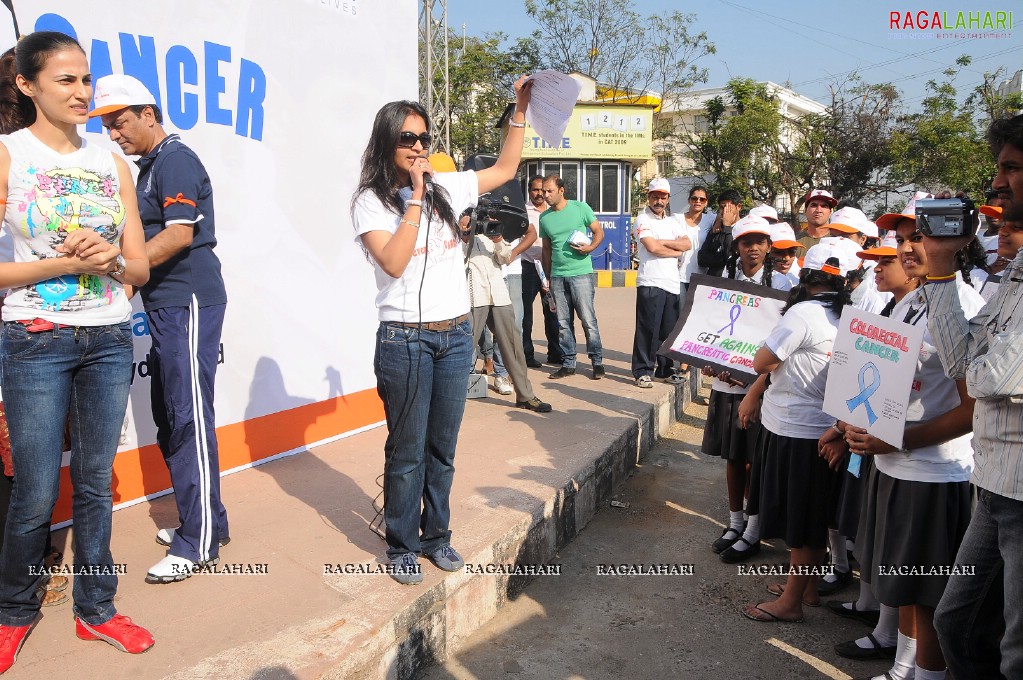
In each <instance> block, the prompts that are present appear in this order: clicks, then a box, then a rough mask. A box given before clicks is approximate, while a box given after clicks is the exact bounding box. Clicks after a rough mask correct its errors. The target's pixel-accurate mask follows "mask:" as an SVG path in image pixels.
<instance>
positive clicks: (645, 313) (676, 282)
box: [632, 177, 693, 387]
mask: <svg viewBox="0 0 1023 680" xmlns="http://www.w3.org/2000/svg"><path fill="white" fill-rule="evenodd" d="M670 197H671V186H670V185H669V184H668V180H666V179H663V178H660V177H658V178H656V179H654V180H652V181H651V182H650V187H649V188H648V189H647V202H648V204H647V207H646V208H645V209H644V210H643V212H642V213H640V214H639V215H638V216H637V217H636V227H635V231H636V244H637V247H636V251H637V254H638V255H639V272H638V274H637V276H636V333H635V337H634V339H633V343H632V375H633V377H635V378H636V385H637V386H639V387H653V386H654V383H653V379H654V378H657V379H659V380H663V381H664V382H668V383H674V382H678V381H680V380H681V377H680V376H679V375H677V374H676V373H674V372H673V371H672V363H671V359H669V358H668V357H664V356H657V349H658V348H659V347H660V346H661V343H662V342H664V339H665V338H666V337H668V333H670V332H671V329H672V328H674V327H675V322H676V321H678V296H679V292H680V290H681V288H682V279H681V278H680V276H679V271H678V258H679V257H680V256H681V255H682V254H683V253H684V252H686V251H687V250H689V249H691V248H692V247H693V244H692V242H691V241H690V240H689V237H688V236H687V235H686V229H685V225H684V224H683V223H682V222H681V220H679V219H678V218H677V217H675V216H674V215H671V214H669V212H668V201H669V199H670Z"/></svg>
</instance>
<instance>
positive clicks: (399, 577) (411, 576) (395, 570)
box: [390, 553, 423, 586]
mask: <svg viewBox="0 0 1023 680" xmlns="http://www.w3.org/2000/svg"><path fill="white" fill-rule="evenodd" d="M390 576H391V578H393V579H394V580H395V581H397V582H398V583H400V584H402V585H403V586H414V585H416V584H417V583H422V582H423V570H422V569H421V568H420V567H419V560H418V559H417V558H416V555H415V553H403V554H401V555H398V556H397V557H395V558H393V559H392V560H391V570H390Z"/></svg>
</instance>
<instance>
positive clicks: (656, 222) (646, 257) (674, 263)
mask: <svg viewBox="0 0 1023 680" xmlns="http://www.w3.org/2000/svg"><path fill="white" fill-rule="evenodd" d="M635 234H636V254H637V255H638V256H639V271H638V272H637V273H636V285H637V286H651V287H653V288H660V289H661V290H666V291H668V292H669V293H672V294H673V295H678V294H679V291H680V290H681V289H682V286H681V279H680V278H679V270H678V260H679V258H678V257H662V256H660V255H654V254H653V253H651V252H650V251H649V250H647V249H646V246H644V245H643V239H645V238H648V237H649V238H654V239H658V240H666V241H673V240H675V239H678V238H682V237H683V236H685V235H686V229H685V226H684V225H683V224H682V223H681V222H680V220H679V218H678V217H676V216H675V215H664V216H663V217H658V216H657V215H655V214H654V213H653V212H651V210H650V208H644V209H643V212H641V213H640V214H639V215H637V216H636V225H635ZM686 252H689V251H686Z"/></svg>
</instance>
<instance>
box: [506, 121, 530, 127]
mask: <svg viewBox="0 0 1023 680" xmlns="http://www.w3.org/2000/svg"><path fill="white" fill-rule="evenodd" d="M508 125H511V126H512V127H514V128H524V127H526V124H525V123H516V122H515V121H514V120H509V121H508Z"/></svg>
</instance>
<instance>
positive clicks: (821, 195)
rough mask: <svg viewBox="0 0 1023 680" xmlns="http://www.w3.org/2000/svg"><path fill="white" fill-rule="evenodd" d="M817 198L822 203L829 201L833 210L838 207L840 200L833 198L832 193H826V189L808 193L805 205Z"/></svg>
mask: <svg viewBox="0 0 1023 680" xmlns="http://www.w3.org/2000/svg"><path fill="white" fill-rule="evenodd" d="M815 198H816V199H818V200H821V201H827V202H828V205H830V206H831V207H832V208H834V207H835V206H836V205H838V199H836V198H835V197H834V196H832V195H831V192H830V191H825V190H824V189H814V190H813V191H811V192H810V193H808V194H807V195H806V200H805V201H804V202H803V203H804V205H805V204H806V203H809V202H810V201H812V200H813V199H815Z"/></svg>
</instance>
